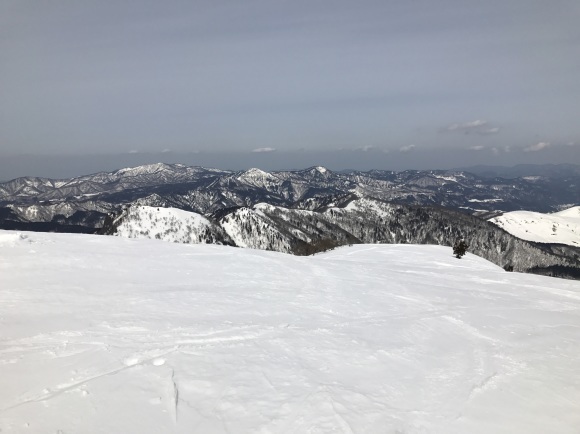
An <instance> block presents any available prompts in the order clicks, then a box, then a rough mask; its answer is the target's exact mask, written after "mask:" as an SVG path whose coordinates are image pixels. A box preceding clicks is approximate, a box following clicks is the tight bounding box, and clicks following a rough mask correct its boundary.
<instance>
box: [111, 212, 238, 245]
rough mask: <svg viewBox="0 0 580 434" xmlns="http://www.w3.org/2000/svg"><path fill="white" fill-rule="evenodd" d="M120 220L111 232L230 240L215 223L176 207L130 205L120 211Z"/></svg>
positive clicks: (194, 240) (173, 239) (174, 238)
mask: <svg viewBox="0 0 580 434" xmlns="http://www.w3.org/2000/svg"><path fill="white" fill-rule="evenodd" d="M119 221H120V223H119V225H118V226H117V227H116V229H117V231H116V233H115V234H114V235H117V236H120V237H126V238H148V239H158V240H163V241H170V242H174V243H190V244H197V243H212V244H213V243H216V244H224V243H226V244H228V243H231V240H230V239H229V238H228V236H227V234H225V232H224V231H223V229H222V228H220V227H219V226H217V225H216V224H215V223H213V222H211V221H209V220H208V219H207V218H205V217H204V216H202V215H200V214H196V213H193V212H187V211H183V210H180V209H176V208H154V207H149V206H133V207H130V208H128V209H127V210H125V212H123V214H122V215H121V216H120V217H119Z"/></svg>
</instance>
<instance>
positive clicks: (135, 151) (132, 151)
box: [129, 149, 139, 154]
mask: <svg viewBox="0 0 580 434" xmlns="http://www.w3.org/2000/svg"><path fill="white" fill-rule="evenodd" d="M138 153H139V151H138V150H137V149H131V150H130V151H129V154H138Z"/></svg>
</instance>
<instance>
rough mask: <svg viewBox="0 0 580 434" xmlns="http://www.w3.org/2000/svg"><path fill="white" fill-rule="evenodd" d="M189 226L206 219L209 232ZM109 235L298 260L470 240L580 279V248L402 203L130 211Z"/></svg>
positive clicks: (353, 199)
mask: <svg viewBox="0 0 580 434" xmlns="http://www.w3.org/2000/svg"><path fill="white" fill-rule="evenodd" d="M168 214H169V215H170V216H171V218H168V217H167V215H168ZM191 221H203V224H202V226H201V227H203V228H204V229H203V230H200V229H198V226H196V224H192V223H190V222H191ZM152 228H154V229H153V230H152ZM105 233H106V234H115V233H116V234H118V235H121V236H129V237H133V238H134V237H142V238H157V239H162V240H166V241H181V242H191V243H208V242H219V243H231V244H233V245H236V246H239V247H249V248H255V249H262V250H274V251H278V252H283V253H293V254H297V255H307V254H312V253H316V252H321V251H325V250H328V249H331V248H333V247H336V246H341V245H348V244H360V243H384V244H401V243H404V244H439V245H446V246H452V245H453V244H454V242H455V241H456V240H457V239H458V238H464V239H465V240H466V241H467V243H468V244H469V246H470V247H469V251H470V252H473V253H475V254H476V255H479V256H481V257H483V258H485V259H487V260H489V261H491V262H493V263H494V264H497V265H499V266H501V267H505V268H506V269H508V268H509V269H513V270H515V271H527V272H534V273H544V274H549V275H555V276H560V277H576V278H579V277H580V261H579V260H578V254H579V253H580V249H578V248H574V247H565V246H552V245H535V244H532V243H529V242H526V241H523V240H520V239H519V238H517V237H515V236H513V235H510V234H509V233H507V232H505V231H504V230H502V229H500V228H498V227H497V226H495V225H493V224H491V223H489V222H486V221H484V220H481V219H478V218H476V217H473V216H469V215H466V214H463V213H460V212H457V211H452V210H446V209H442V208H428V207H413V206H408V205H397V204H392V203H387V202H383V201H380V200H377V199H371V198H365V197H362V198H361V197H357V196H354V195H348V196H344V197H337V198H335V199H334V200H333V201H331V202H325V204H324V205H322V206H320V207H319V208H315V209H312V210H306V209H293V208H284V207H280V206H274V205H270V204H266V203H262V204H257V205H254V206H253V207H238V208H231V209H228V210H222V211H221V212H219V213H216V214H214V215H212V216H211V219H207V218H205V217H203V216H201V215H199V214H195V213H189V212H185V211H180V210H174V209H170V210H167V209H163V208H151V207H141V206H139V207H132V208H130V209H129V210H128V211H125V212H124V213H123V214H122V215H120V216H119V217H117V218H116V220H115V221H113V222H111V224H110V225H108V226H107V228H106V230H105ZM188 234H189V235H188ZM184 240H187V241H184ZM216 240H217V241H216Z"/></svg>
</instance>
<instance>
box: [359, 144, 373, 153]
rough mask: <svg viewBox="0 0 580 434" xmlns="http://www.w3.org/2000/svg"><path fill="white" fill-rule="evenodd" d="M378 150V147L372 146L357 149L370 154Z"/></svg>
mask: <svg viewBox="0 0 580 434" xmlns="http://www.w3.org/2000/svg"><path fill="white" fill-rule="evenodd" d="M374 149H376V146H372V145H366V146H361V147H360V148H355V151H362V152H369V151H372V150H374Z"/></svg>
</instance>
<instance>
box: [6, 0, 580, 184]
mask: <svg viewBox="0 0 580 434" xmlns="http://www.w3.org/2000/svg"><path fill="white" fill-rule="evenodd" d="M578 23H580V2H578V1H577V0H575V1H567V0H555V1H551V2H546V1H537V0H528V1H523V0H518V1H516V0H503V1H499V0H498V1H488V2H466V1H451V0H440V1H436V2H434V1H426V0H417V1H391V0H382V1H371V0H366V1H365V0H361V1H357V2H354V1H344V0H332V1H331V0H317V1H316V0H308V1H301V0H293V1H283V0H267V1H265V0H264V1H263V0H245V1H223V0H213V1H164V2H160V1H127V0H117V1H110V2H109V1H105V2H103V1H88V0H85V1H83V0H81V1H78V0H75V1H72V0H59V1H53V0H35V1H28V0H3V1H2V2H1V3H0V161H3V163H1V162H0V171H4V172H5V176H0V178H3V179H6V177H7V176H6V175H8V174H10V176H12V175H15V176H19V175H24V174H34V173H30V172H31V171H35V170H38V172H41V171H42V170H43V169H46V167H44V168H43V166H42V164H39V165H38V166H35V164H38V163H33V161H37V162H38V161H42V160H43V159H44V157H41V158H33V157H34V156H40V155H42V156H48V157H50V158H53V159H55V158H56V160H58V156H60V155H69V156H75V157H74V158H76V159H77V160H75V161H79V162H80V161H82V160H83V158H84V157H83V156H85V157H86V156H87V155H89V154H101V155H102V158H101V160H102V161H103V166H111V165H113V166H114V164H115V161H116V159H117V161H118V160H119V158H118V157H116V156H114V155H113V154H122V155H125V157H123V158H127V159H128V160H130V159H131V158H133V159H134V160H135V161H137V160H139V158H141V159H145V157H146V156H147V158H151V159H152V160H153V161H157V160H170V159H173V160H172V161H173V162H180V161H183V162H187V163H189V164H195V163H199V164H208V162H215V163H214V164H213V165H215V166H219V167H223V168H243V167H242V166H244V167H245V166H257V165H261V166H262V167H263V168H265V169H268V168H282V166H284V164H300V165H305V166H308V165H312V164H326V165H329V166H332V165H334V166H335V167H333V168H335V169H340V168H346V167H356V168H369V169H370V168H379V169H380V168H385V169H401V168H414V167H416V168H421V167H425V166H430V167H433V168H438V167H445V166H449V165H451V164H453V165H470V164H479V163H485V164H517V163H521V162H528V163H529V162H553V163H558V162H573V163H580V122H579V119H580V103H579V97H580V80H578V78H577V76H578V71H580V26H579V24H578ZM254 150H263V151H270V152H252V151H254ZM168 151H170V152H168ZM137 154H139V155H140V156H141V157H139V158H137V157H136V155H137ZM25 155H29V157H25ZM107 155H108V156H109V158H110V159H109V160H107V158H105V156H107ZM26 158H28V160H26ZM87 158H88V160H86V161H89V162H90V161H93V162H94V161H96V160H94V159H92V160H91V158H92V157H87ZM123 158H121V160H122V159H123ZM320 160H323V161H320ZM16 161H19V162H25V161H29V163H22V164H23V166H22V168H21V169H20V168H17V167H20V166H18V165H15V162H16ZM45 161H47V160H45ZM99 161H100V160H99ZM123 161H124V160H123ZM253 163H256V164H253ZM302 163H304V164H302ZM26 164H28V168H26ZM78 164H79V166H78V171H81V170H84V166H83V165H82V164H81V163H78ZM236 166H237V167H236ZM87 167H88V166H87ZM91 167H92V166H91ZM35 168H37V169H35ZM103 168H105V167H103ZM70 169H71V168H70V167H69V168H68V169H67V170H69V171H70ZM97 170H98V169H97ZM10 171H12V172H14V173H11V172H10ZM25 171H28V173H24V172H25ZM55 171H58V168H55ZM63 171H65V169H64V168H63ZM20 172H22V173H20ZM53 176H57V174H56V173H55V174H53Z"/></svg>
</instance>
